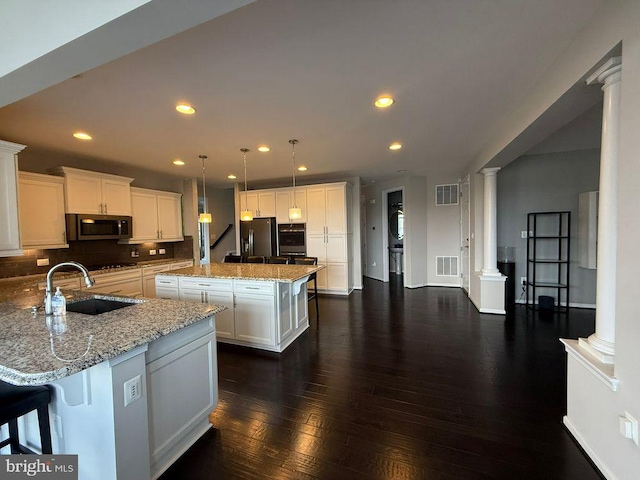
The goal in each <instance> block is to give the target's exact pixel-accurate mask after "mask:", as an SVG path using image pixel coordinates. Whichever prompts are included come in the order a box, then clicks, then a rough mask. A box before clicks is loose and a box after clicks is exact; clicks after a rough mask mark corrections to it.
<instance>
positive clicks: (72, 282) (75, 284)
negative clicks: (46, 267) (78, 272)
mask: <svg viewBox="0 0 640 480" xmlns="http://www.w3.org/2000/svg"><path fill="white" fill-rule="evenodd" d="M52 283H53V288H54V289H55V287H60V290H64V289H67V288H71V289H74V288H75V289H80V278H77V277H76V278H56V277H55V276H54V277H53V280H52ZM82 285H84V281H83V282H82ZM46 289H47V282H40V283H38V290H46Z"/></svg>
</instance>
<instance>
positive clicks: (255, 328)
mask: <svg viewBox="0 0 640 480" xmlns="http://www.w3.org/2000/svg"><path fill="white" fill-rule="evenodd" d="M235 297H236V307H235V327H236V338H237V339H238V340H243V341H245V342H250V343H254V344H257V345H267V346H273V345H275V325H274V324H275V322H274V307H275V305H274V299H273V297H272V296H268V295H254V294H250V293H236V295H235Z"/></svg>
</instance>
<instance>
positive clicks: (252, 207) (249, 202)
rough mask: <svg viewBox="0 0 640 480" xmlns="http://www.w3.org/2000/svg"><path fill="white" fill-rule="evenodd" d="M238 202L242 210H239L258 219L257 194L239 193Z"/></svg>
mask: <svg viewBox="0 0 640 480" xmlns="http://www.w3.org/2000/svg"><path fill="white" fill-rule="evenodd" d="M240 201H241V202H242V203H241V206H242V208H240V210H245V209H246V210H249V211H251V213H252V214H253V216H254V217H258V216H259V215H258V210H259V207H258V194H257V193H256V192H246V193H241V195H240Z"/></svg>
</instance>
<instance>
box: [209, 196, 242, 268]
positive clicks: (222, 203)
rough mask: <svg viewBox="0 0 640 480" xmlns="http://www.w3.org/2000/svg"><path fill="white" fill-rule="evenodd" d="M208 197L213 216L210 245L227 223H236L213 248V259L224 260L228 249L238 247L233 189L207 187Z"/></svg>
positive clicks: (214, 260) (215, 260)
mask: <svg viewBox="0 0 640 480" xmlns="http://www.w3.org/2000/svg"><path fill="white" fill-rule="evenodd" d="M207 197H209V202H208V208H209V212H210V213H211V217H212V219H211V225H209V235H210V237H211V238H210V241H209V245H213V243H214V242H215V241H216V240H217V239H218V236H219V235H221V234H222V232H224V230H225V229H226V228H227V225H229V224H232V225H234V227H233V229H232V230H231V231H230V232H229V233H227V235H226V237H225V238H224V240H222V241H221V242H220V243H219V244H218V246H217V247H216V248H215V250H211V261H212V262H222V260H223V259H224V256H225V254H226V253H227V252H228V251H230V250H235V249H236V234H235V229H236V227H235V214H234V199H233V189H232V188H212V187H207Z"/></svg>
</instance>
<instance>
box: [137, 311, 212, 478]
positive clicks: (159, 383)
mask: <svg viewBox="0 0 640 480" xmlns="http://www.w3.org/2000/svg"><path fill="white" fill-rule="evenodd" d="M146 372H147V374H146V387H147V390H148V394H147V402H148V410H147V414H148V417H149V451H150V452H149V453H150V457H151V478H157V477H158V476H159V475H160V474H161V473H162V472H164V471H165V470H166V469H167V467H168V466H169V465H171V464H172V463H173V462H174V461H175V459H176V458H177V457H178V456H179V455H180V454H181V453H183V452H184V450H186V448H188V447H189V446H190V445H191V444H193V442H194V441H195V440H196V439H198V438H199V437H200V436H201V435H202V433H204V431H205V430H206V429H208V428H209V427H210V425H208V422H207V420H208V416H209V413H210V412H211V411H212V410H213V409H215V408H216V406H217V405H218V366H217V356H216V332H215V329H214V324H213V321H212V320H211V319H209V320H205V321H203V322H199V323H197V324H195V325H192V326H190V327H187V328H185V329H183V330H179V331H177V332H175V333H173V334H171V335H168V336H166V337H162V338H160V339H159V340H156V341H155V342H153V343H151V344H149V349H148V351H147V352H146Z"/></svg>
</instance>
